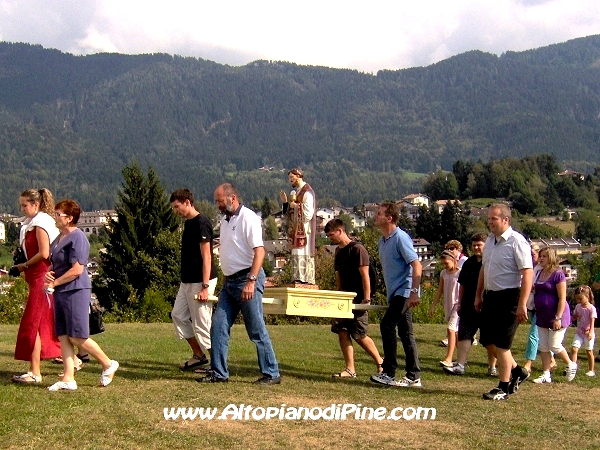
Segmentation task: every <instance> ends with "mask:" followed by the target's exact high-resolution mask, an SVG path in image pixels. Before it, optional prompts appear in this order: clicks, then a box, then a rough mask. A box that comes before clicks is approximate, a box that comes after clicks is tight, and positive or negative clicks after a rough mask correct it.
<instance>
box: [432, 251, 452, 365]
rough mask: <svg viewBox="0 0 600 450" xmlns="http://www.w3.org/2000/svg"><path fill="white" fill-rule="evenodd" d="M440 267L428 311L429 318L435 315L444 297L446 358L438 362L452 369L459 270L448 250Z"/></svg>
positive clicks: (442, 257)
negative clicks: (438, 282) (446, 341)
mask: <svg viewBox="0 0 600 450" xmlns="http://www.w3.org/2000/svg"><path fill="white" fill-rule="evenodd" d="M441 260H442V265H443V266H444V270H442V273H441V274H440V284H439V286H438V290H437V292H436V293H435V296H434V298H433V303H432V304H431V308H430V309H429V316H430V317H433V315H434V313H435V307H436V305H437V303H438V301H439V300H440V298H441V297H442V296H443V297H444V313H445V314H444V320H445V321H446V322H448V330H447V332H448V352H447V353H446V358H445V359H444V360H442V361H440V365H441V366H442V367H452V356H453V354H454V348H455V347H456V342H457V335H458V320H459V319H458V306H457V303H458V291H459V284H458V275H459V274H460V269H459V268H458V261H457V260H456V257H455V256H454V254H453V253H452V252H451V251H450V250H444V251H443V252H442V256H441Z"/></svg>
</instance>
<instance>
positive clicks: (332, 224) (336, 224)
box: [325, 219, 346, 233]
mask: <svg viewBox="0 0 600 450" xmlns="http://www.w3.org/2000/svg"><path fill="white" fill-rule="evenodd" d="M338 230H344V231H346V227H345V226H344V222H342V221H341V220H340V219H331V220H330V221H329V222H327V223H326V224H325V233H329V232H330V231H338Z"/></svg>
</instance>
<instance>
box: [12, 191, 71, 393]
mask: <svg viewBox="0 0 600 450" xmlns="http://www.w3.org/2000/svg"><path fill="white" fill-rule="evenodd" d="M19 203H20V205H21V211H22V212H23V214H25V222H23V225H22V227H21V233H20V239H19V242H20V243H21V246H22V247H23V250H25V255H26V257H27V261H26V262H25V263H23V264H18V265H17V266H16V267H17V269H18V270H19V272H21V273H23V274H24V275H25V281H27V284H28V285H29V296H28V297H27V304H26V305H25V311H23V317H22V318H21V323H20V325H19V332H18V334H17V344H16V347H15V359H17V360H20V361H29V364H30V366H29V372H27V373H24V374H23V375H15V376H14V377H13V378H12V381H14V382H15V383H25V384H29V383H41V382H42V374H41V371H40V361H41V360H42V359H49V358H55V357H57V356H60V343H59V342H58V338H57V337H56V336H55V335H54V300H53V298H52V295H51V294H50V295H47V294H46V293H45V292H44V290H43V285H44V275H45V274H46V272H47V271H48V267H49V266H50V260H49V257H50V242H52V241H53V240H54V239H55V238H56V237H57V236H58V229H57V228H56V224H55V222H54V219H53V218H52V217H51V216H50V215H49V214H48V212H50V213H53V212H54V201H53V200H52V194H51V193H50V191H49V190H48V189H40V190H38V189H29V190H27V191H24V192H23V193H22V194H21V197H20V199H19Z"/></svg>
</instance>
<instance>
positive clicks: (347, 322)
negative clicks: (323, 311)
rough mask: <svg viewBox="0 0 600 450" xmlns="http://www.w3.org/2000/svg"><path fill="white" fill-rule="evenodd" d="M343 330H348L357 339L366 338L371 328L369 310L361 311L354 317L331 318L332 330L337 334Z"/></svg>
mask: <svg viewBox="0 0 600 450" xmlns="http://www.w3.org/2000/svg"><path fill="white" fill-rule="evenodd" d="M341 330H344V331H347V332H348V334H349V335H350V336H351V337H352V339H354V340H355V341H356V340H357V339H364V338H365V337H367V331H368V330H369V312H368V311H361V312H360V313H357V314H355V315H354V319H331V331H332V332H333V333H336V334H337V333H339V332H340V331H341Z"/></svg>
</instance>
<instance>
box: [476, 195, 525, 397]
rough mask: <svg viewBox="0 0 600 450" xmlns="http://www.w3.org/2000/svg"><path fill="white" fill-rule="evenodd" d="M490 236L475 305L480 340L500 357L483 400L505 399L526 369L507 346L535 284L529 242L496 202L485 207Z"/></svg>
mask: <svg viewBox="0 0 600 450" xmlns="http://www.w3.org/2000/svg"><path fill="white" fill-rule="evenodd" d="M487 221H488V227H489V229H490V231H491V234H490V235H489V236H488V238H487V240H486V242H485V247H484V249H483V260H482V263H483V266H482V267H481V271H480V272H479V281H478V283H477V293H476V294H475V308H476V309H477V310H478V311H481V328H480V334H479V340H480V341H481V345H483V346H484V347H485V348H486V349H490V350H491V351H492V353H495V354H496V358H498V379H499V384H498V387H496V388H493V389H492V390H491V391H489V392H486V393H484V394H483V398H484V399H486V400H507V399H508V396H509V394H514V393H515V392H516V391H517V389H518V388H519V385H520V384H521V383H522V382H523V381H525V380H526V379H527V378H528V377H529V372H527V371H526V370H525V369H523V368H522V367H521V366H519V365H518V364H517V363H516V362H515V360H514V358H513V356H512V353H511V351H510V347H511V345H512V340H513V338H514V336H515V333H516V331H517V326H518V325H519V322H525V321H526V320H527V308H526V303H527V298H528V297H529V293H530V292H531V285H532V283H533V262H532V259H531V247H530V245H529V243H528V242H527V241H526V240H525V238H524V237H523V236H522V235H521V234H519V233H517V232H516V231H515V230H513V229H512V227H511V226H510V221H511V212H510V208H509V207H508V206H506V205H503V204H494V205H492V206H490V209H489V211H488V219H487Z"/></svg>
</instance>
